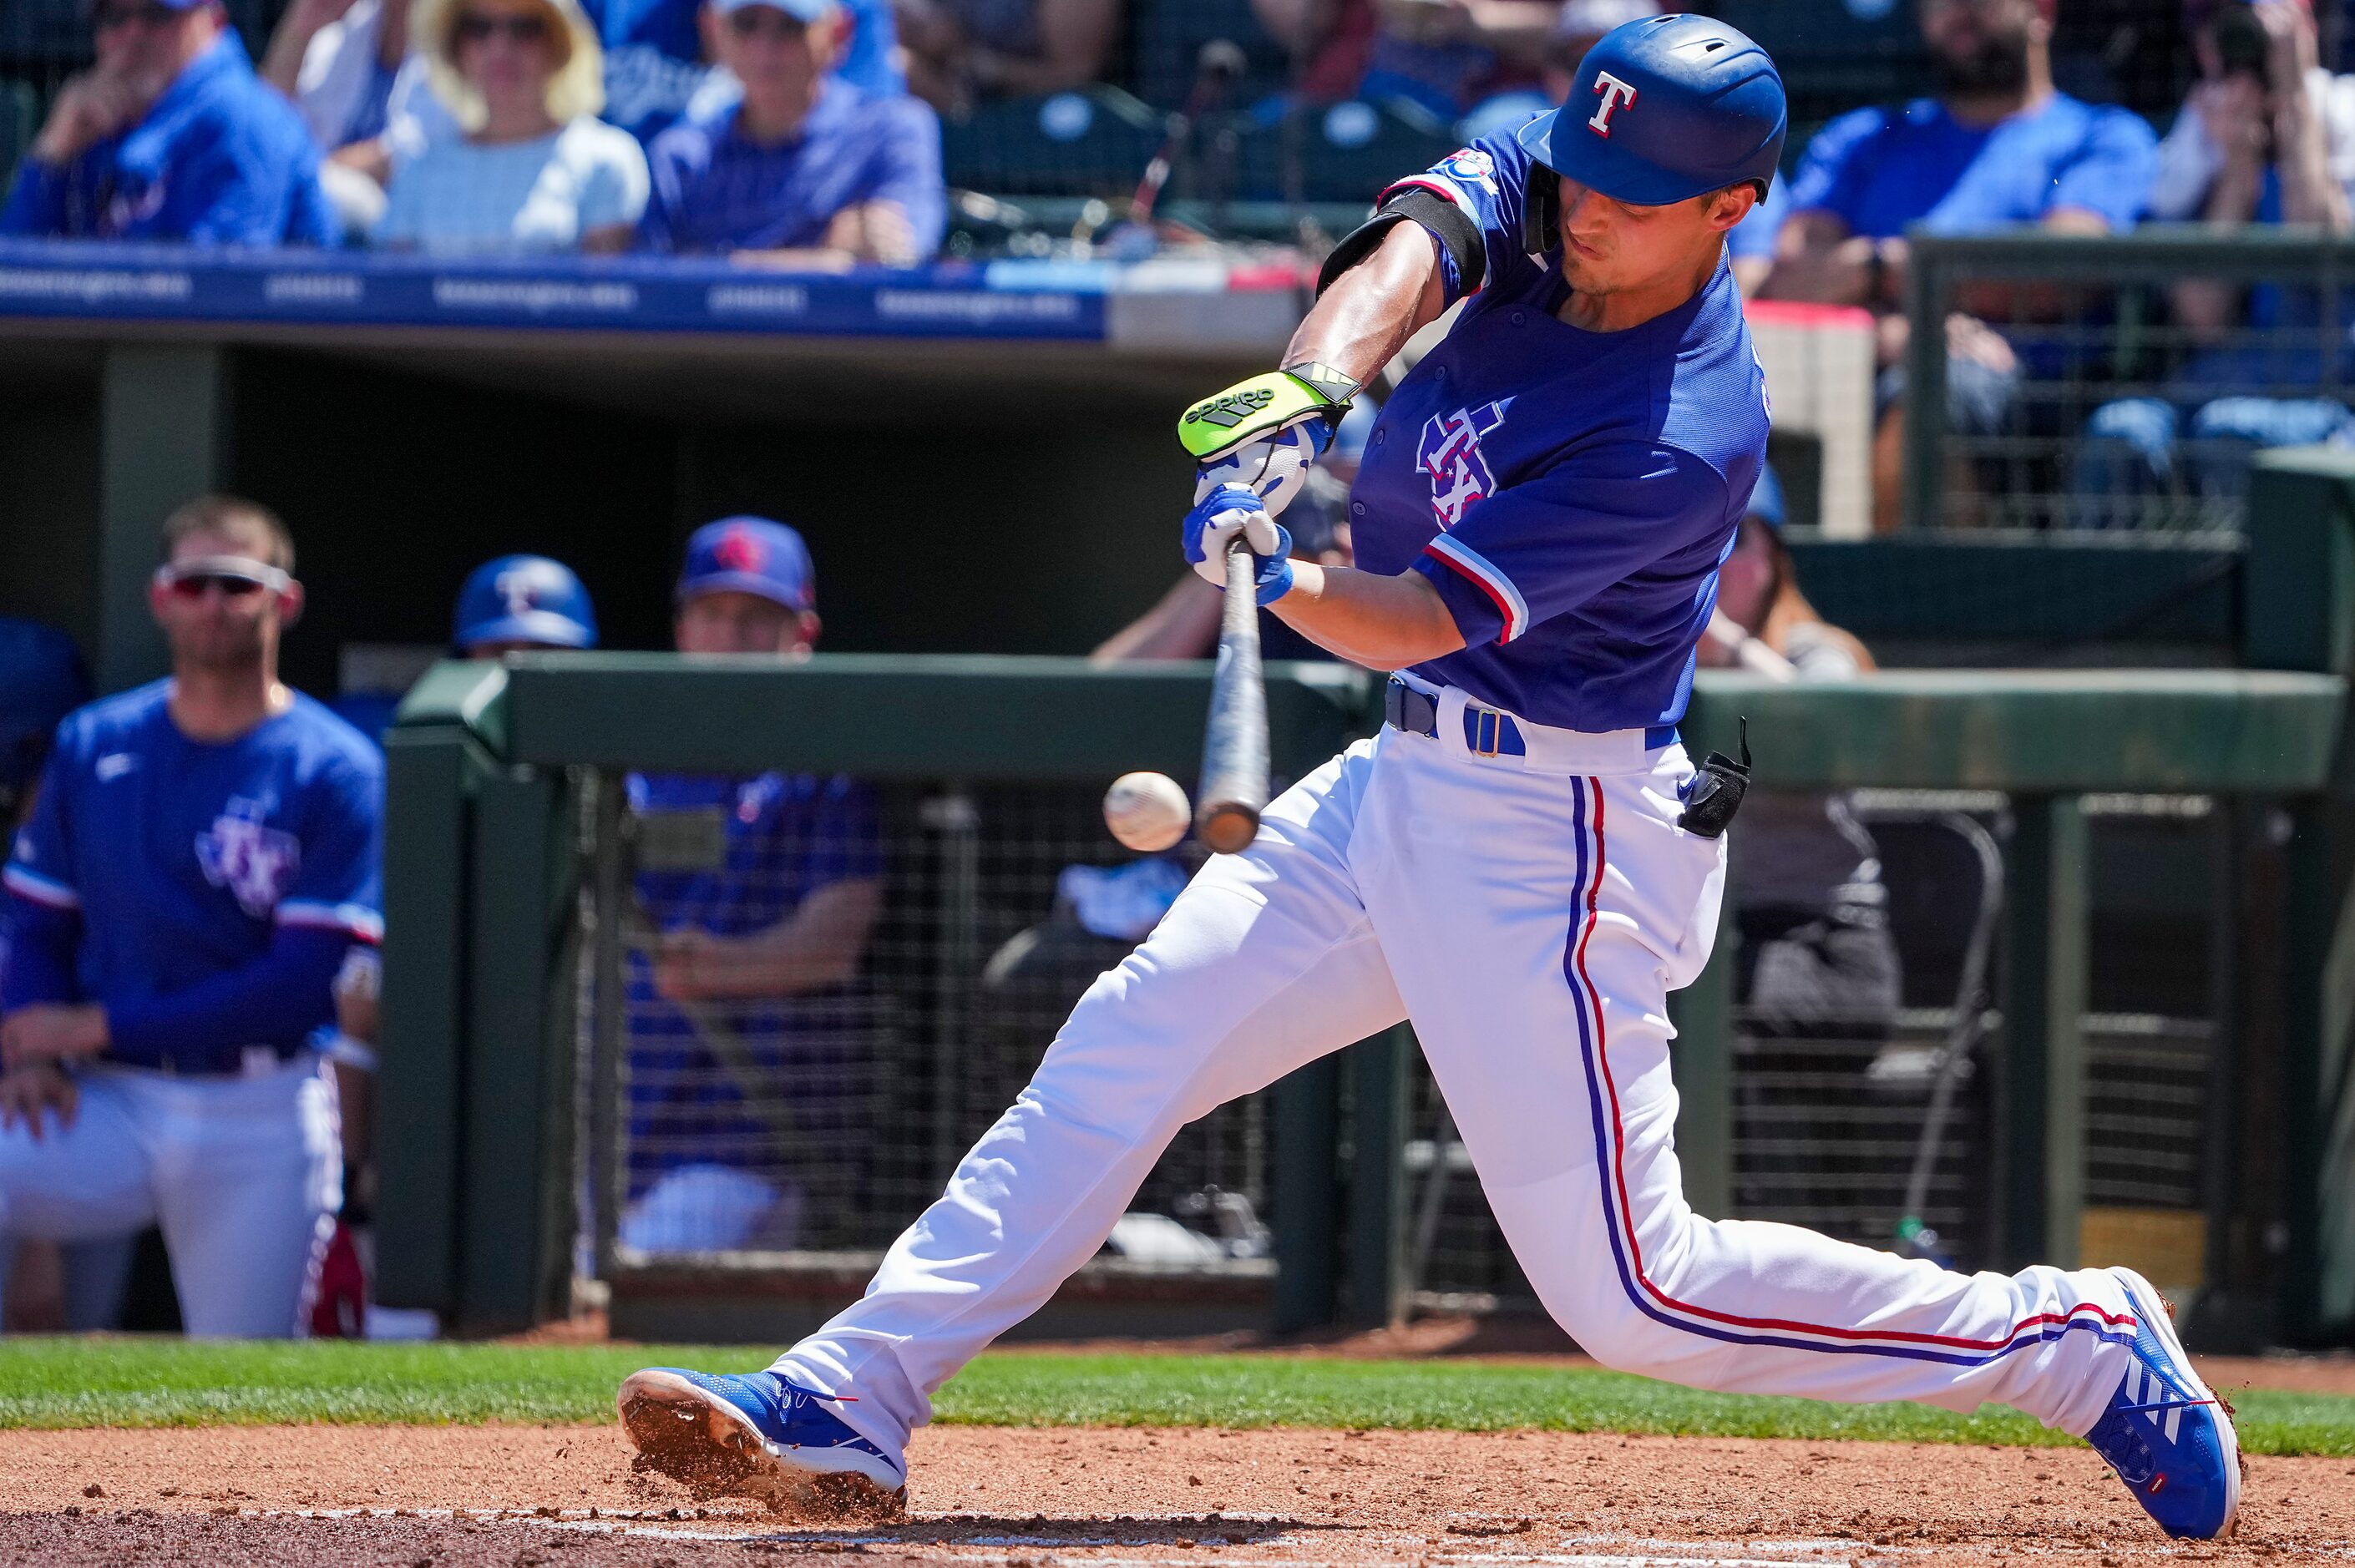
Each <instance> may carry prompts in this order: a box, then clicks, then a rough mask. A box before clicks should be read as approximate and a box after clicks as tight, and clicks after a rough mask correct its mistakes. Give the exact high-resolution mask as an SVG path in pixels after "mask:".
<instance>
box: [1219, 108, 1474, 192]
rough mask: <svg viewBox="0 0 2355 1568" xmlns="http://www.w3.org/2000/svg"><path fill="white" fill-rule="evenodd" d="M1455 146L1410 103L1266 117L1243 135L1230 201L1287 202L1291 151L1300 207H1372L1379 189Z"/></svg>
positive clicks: (1445, 130) (1448, 130) (1449, 133)
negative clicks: (1320, 204) (1233, 197)
mask: <svg viewBox="0 0 2355 1568" xmlns="http://www.w3.org/2000/svg"><path fill="white" fill-rule="evenodd" d="M1291 116H1297V118H1298V123H1297V125H1296V127H1295V126H1293V125H1292V124H1290V123H1289V118H1290V117H1291ZM1295 137H1296V138H1297V140H1296V142H1295V140H1294V138H1295ZM1456 145H1457V143H1456V138H1455V130H1454V128H1453V127H1451V126H1448V125H1444V124H1442V123H1441V122H1439V121H1437V120H1435V119H1433V117H1432V116H1430V115H1428V114H1426V113H1424V112H1423V111H1421V110H1420V109H1418V108H1417V107H1416V106H1414V105H1412V104H1408V103H1367V102H1364V101H1360V100H1356V99H1351V100H1348V101H1344V102H1341V103H1327V104H1310V105H1305V106H1301V107H1298V108H1294V109H1291V110H1289V111H1286V112H1285V113H1283V114H1264V113H1263V114H1259V115H1254V116H1252V121H1251V123H1250V126H1249V128H1248V129H1247V130H1246V131H1245V132H1244V134H1243V138H1242V145H1241V155H1240V157H1239V159H1238V164H1239V173H1240V180H1239V186H1240V188H1239V189H1237V191H1236V192H1235V193H1234V194H1235V195H1236V196H1239V197H1241V198H1243V199H1246V200H1252V199H1256V200H1263V201H1278V200H1283V199H1284V198H1285V197H1286V196H1288V195H1289V194H1290V193H1289V192H1288V191H1287V189H1286V188H1285V187H1286V185H1288V184H1289V183H1290V182H1289V181H1288V180H1287V178H1286V175H1285V169H1286V165H1287V163H1288V161H1289V160H1290V159H1291V157H1293V156H1294V155H1295V154H1294V151H1293V150H1294V148H1295V147H1296V148H1297V156H1298V158H1299V161H1300V185H1301V192H1300V194H1301V196H1303V197H1304V198H1305V199H1306V200H1308V201H1330V202H1365V203H1368V204H1370V203H1371V202H1372V201H1373V199H1374V196H1375V194H1376V193H1377V192H1379V191H1380V189H1381V188H1382V187H1383V186H1384V185H1388V184H1390V183H1391V181H1392V180H1395V179H1397V178H1398V177H1399V176H1400V175H1408V174H1412V173H1413V172H1414V171H1416V170H1418V169H1423V168H1428V167H1430V166H1431V165H1432V164H1435V163H1437V162H1438V161H1439V160H1440V159H1442V158H1444V157H1445V156H1446V155H1447V154H1450V153H1452V152H1454V151H1455V147H1456Z"/></svg>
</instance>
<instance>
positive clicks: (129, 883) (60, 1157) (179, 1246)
mask: <svg viewBox="0 0 2355 1568" xmlns="http://www.w3.org/2000/svg"><path fill="white" fill-rule="evenodd" d="M163 554H164V559H163V564H162V565H161V566H160V567H158V568H157V570H156V573H155V580H154V582H153V584H152V585H151V587H150V588H149V593H148V603H149V608H150V609H151V610H152V611H153V613H154V615H155V620H156V621H157V622H158V624H159V625H160V626H161V627H162V629H163V631H164V634H165V641H166V642H167V643H168V644H169V645H170V648H171V653H172V674H171V676H170V677H169V678H168V679H165V680H161V681H157V682H155V683H152V684H150V685H146V686H143V687H140V688H138V689H137V690H135V691H131V692H126V693H123V694H120V695H118V696H114V697H110V698H106V699H103V700H101V701H100V702H98V703H94V704H91V705H89V706H86V707H83V708H80V709H79V710H77V711H76V712H75V713H74V714H73V715H71V716H69V718H68V719H67V720H66V721H65V722H64V724H62V725H61V726H59V730H58V738H57V743H56V747H55V749H54V750H53V751H52V752H51V754H50V757H49V760H48V765H47V767H46V768H45V769H44V771H43V774H42V779H41V794H40V800H39V801H38V803H37V805H36V806H35V808H34V810H33V813H32V816H31V819H30V820H29V821H27V824H26V826H25V827H24V829H23V830H22V831H21V832H19V833H18V834H17V835H16V841H15V845H14V849H13V852H12V853H11V855H10V858H9V861H8V864H7V868H6V873H5V884H6V889H7V896H8V897H9V898H10V899H11V900H13V905H12V910H11V915H10V920H11V924H12V932H11V942H10V948H9V955H8V965H7V970H6V974H5V979H0V1010H5V1012H0V1062H5V1076H0V1106H4V1107H6V1110H5V1120H7V1121H8V1122H10V1123H12V1124H14V1125H13V1126H11V1127H9V1128H6V1129H0V1232H5V1233H6V1234H9V1235H12V1236H26V1235H33V1236H42V1237H46V1238H48V1239H51V1240H57V1241H68V1240H77V1239H80V1238H85V1237H95V1236H105V1235H119V1234H123V1232H125V1231H131V1230H137V1229H139V1228H141V1227H143V1226H144V1225H147V1224H160V1225H161V1226H162V1229H163V1232H164V1241H165V1247H166V1249H167V1250H168V1252H169V1253H170V1255H171V1258H172V1272H173V1276H174V1279H175V1281H176V1285H177V1287H178V1292H179V1297H180V1306H181V1316H182V1319H183V1321H184V1322H185V1324H186V1328H187V1330H188V1331H189V1332H190V1333H192V1334H198V1335H207V1336H213V1335H236V1336H240V1337H257V1338H269V1337H284V1336H286V1335H288V1334H291V1333H292V1332H293V1331H294V1329H295V1325H296V1321H297V1314H298V1311H299V1308H300V1303H301V1301H302V1298H303V1295H304V1285H305V1283H306V1281H307V1280H308V1279H309V1277H310V1276H311V1268H312V1262H313V1249H314V1245H315V1244H316V1242H317V1241H318V1239H319V1238H320V1236H321V1235H322V1234H323V1224H322V1222H323V1221H325V1218H326V1217H327V1216H328V1215H329V1214H331V1213H333V1212H334V1211H335V1209H336V1206H337V1202H338V1200H337V1194H336V1180H337V1176H338V1173H339V1171H340V1169H341V1156H340V1151H339V1150H338V1147H337V1134H336V1117H335V1103H334V1096H333V1091H332V1089H331V1088H330V1087H329V1085H328V1082H327V1080H325V1078H324V1077H323V1076H322V1075H321V1074H320V1071H319V1062H318V1057H317V1056H316V1054H314V1050H313V1048H312V1039H313V1036H314V1034H315V1033H317V1032H318V1031H319V1030H320V1029H321V1028H322V1027H323V1026H324V1025H325V1024H326V1023H327V1022H328V1021H329V1020H330V1019H331V1018H332V1017H333V1016H334V1009H333V1003H332V1000H331V997H330V992H329V987H330V984H331V981H332V980H333V977H334V975H335V974H336V969H338V967H339V966H340V965H341V964H342V963H343V961H344V958H345V955H346V952H347V951H348V950H349V949H350V948H351V947H352V945H353V944H354V943H355V942H361V943H370V944H372V943H374V942H375V941H376V940H377V939H378V938H379V936H380V935H381V932H382V917H381V916H380V915H379V914H378V910H377V904H378V866H377V858H378V839H379V817H380V813H381V810H382V794H383V784H384V764H383V758H381V757H380V756H378V753H377V752H376V751H375V749H374V748H373V747H369V746H368V743H367V742H366V741H365V740H364V739H363V738H362V737H361V736H359V735H357V733H355V732H354V731H353V730H352V729H351V727H350V726H347V725H346V724H344V723H343V722H342V721H341V720H339V719H337V718H336V717H334V716H333V715H330V714H329V713H327V711H326V710H325V708H323V707H321V706H320V705H318V704H316V703H314V702H312V701H311V700H310V699H309V698H307V697H304V696H302V695H300V694H296V693H294V692H292V691H290V690H288V689H287V687H286V686H285V685H283V684H282V683H281V682H280V681H279V680H278V670H277V660H278V642H279V637H280V634H281V632H282V631H283V630H285V628H287V627H288V626H289V625H291V624H292V623H293V620H294V619H295V617H296V616H297V614H298V613H299V612H300V610H301V609H302V602H303V599H302V588H301V585H300V584H299V583H298V582H296V581H295V579H294V577H293V558H294V557H293V543H292V541H291V539H290V538H289V537H288V535H287V533H286V530H285V527H284V525H283V524H281V523H280V522H279V521H278V519H277V518H276V517H275V516H273V515H272V514H270V513H269V512H267V511H265V510H263V509H262V508H261V507H259V506H256V505H254V504H253V503H250V502H245V501H240V500H236V499H234V498H231V497H227V496H206V497H202V498H200V499H198V500H197V501H194V502H191V503H188V504H187V505H186V506H184V507H182V508H180V509H179V510H178V511H177V512H175V513H174V514H172V515H171V517H170V518H168V519H167V520H166V521H165V525H164V553H163Z"/></svg>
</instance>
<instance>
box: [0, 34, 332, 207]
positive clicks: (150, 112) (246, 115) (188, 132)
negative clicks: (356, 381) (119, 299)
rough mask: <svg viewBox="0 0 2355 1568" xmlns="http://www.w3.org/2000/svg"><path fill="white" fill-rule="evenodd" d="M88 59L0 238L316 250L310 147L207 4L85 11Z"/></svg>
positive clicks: (32, 159)
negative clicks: (92, 59) (91, 53)
mask: <svg viewBox="0 0 2355 1568" xmlns="http://www.w3.org/2000/svg"><path fill="white" fill-rule="evenodd" d="M89 15H90V19H91V31H92V34H93V37H94V47H95V52H96V55H97V62H96V63H95V64H94V65H92V66H91V68H90V69H88V70H85V71H82V72H81V73H80V74H79V75H77V76H75V77H73V78H72V79H69V81H67V83H66V84H65V86H64V87H63V88H61V89H60V90H59V92H58V96H57V99H56V101H54V102H53V103H52V104H51V105H50V108H49V113H48V119H47V121H45V122H43V124H42V126H41V130H40V133H39V134H38V135H37V137H36V138H35V139H34V141H33V144H32V146H31V147H30V148H29V149H28V150H27V153H26V155H25V157H24V159H23V161H22V162H21V164H19V165H18V167H17V171H16V180H15V182H14V184H13V185H11V187H10V189H9V192H8V197H7V201H6V203H5V206H0V235H14V236H27V237H39V238H68V239H145V240H186V241H189V242H191V243H194V244H199V245H237V246H252V247H265V246H275V245H323V244H326V243H329V242H330V241H331V239H332V237H333V235H334V233H335V222H334V218H333V215H332V214H331V212H330V210H329V208H328V206H327V200H326V196H325V193H324V192H323V191H322V190H321V188H320V185H319V148H318V143H315V142H314V141H313V140H312V138H311V132H310V131H309V129H308V128H307V127H306V126H305V125H304V123H303V119H302V117H301V116H300V115H298V114H297V113H295V111H294V110H293V108H292V107H291V106H290V105H289V104H288V103H287V102H286V101H285V100H284V99H282V98H281V97H279V96H278V95H277V94H276V93H274V92H272V91H271V90H270V89H269V88H268V87H266V86H265V85H263V83H262V81H261V79H260V78H259V77H257V76H256V75H255V74H254V70H253V63H252V61H251V60H250V59H249V58H247V56H246V52H245V48H244V46H243V45H242V44H240V42H239V41H238V37H237V34H236V33H235V32H234V31H232V30H231V29H230V27H229V23H228V19H227V17H226V16H224V14H223V13H222V10H221V7H220V5H219V0H96V4H95V5H94V6H93V7H92V8H91V10H90V12H89Z"/></svg>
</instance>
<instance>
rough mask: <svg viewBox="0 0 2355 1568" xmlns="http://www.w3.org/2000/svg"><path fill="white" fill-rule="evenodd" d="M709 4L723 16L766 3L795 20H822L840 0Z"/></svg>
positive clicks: (712, 1) (711, 0)
mask: <svg viewBox="0 0 2355 1568" xmlns="http://www.w3.org/2000/svg"><path fill="white" fill-rule="evenodd" d="M709 4H710V6H711V8H712V9H713V10H715V11H717V12H719V14H720V15H721V16H729V15H731V14H733V13H735V12H738V11H742V10H746V9H749V8H750V7H751V6H754V5H766V6H767V7H768V8H769V9H770V10H772V11H783V13H784V14H785V15H786V16H791V17H792V18H793V19H794V20H795V21H796V22H817V21H823V20H824V19H825V18H826V16H830V15H832V14H833V13H834V12H837V11H839V10H841V9H842V5H841V0H709Z"/></svg>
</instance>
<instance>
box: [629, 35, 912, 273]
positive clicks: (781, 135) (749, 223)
mask: <svg viewBox="0 0 2355 1568" xmlns="http://www.w3.org/2000/svg"><path fill="white" fill-rule="evenodd" d="M703 17H704V21H703V26H704V34H705V37H706V38H707V39H708V41H709V45H710V48H711V51H712V53H713V54H714V55H715V56H716V57H717V58H719V60H720V62H721V63H722V64H724V65H725V66H726V67H727V68H728V69H729V71H730V74H732V75H733V76H734V77H735V78H736V79H737V80H739V81H740V82H741V83H742V84H743V94H742V97H741V99H740V100H739V101H737V102H735V103H733V104H731V105H730V106H728V107H727V108H726V109H724V110H722V111H719V113H717V114H715V115H713V116H711V117H709V119H695V120H688V121H684V122H681V123H679V124H677V125H674V126H672V127H671V128H670V129H669V130H668V131H666V132H663V133H662V134H661V135H660V136H658V137H656V138H655V144H654V149H653V164H654V196H653V198H652V199H651V200H650V201H649V202H648V203H647V204H646V213H645V222H644V223H643V224H642V225H641V227H640V231H639V240H640V243H641V244H642V245H643V246H644V247H645V249H649V250H657V251H672V252H682V253H694V252H704V253H712V252H716V253H719V254H724V255H728V256H731V257H733V258H734V259H736V260H739V261H741V262H744V263H746V264H748V265H762V266H774V267H800V268H813V269H824V270H835V269H839V268H843V267H847V266H849V265H851V264H853V263H855V262H860V261H871V262H879V263H881V264H882V265H884V266H888V267H910V266H913V265H915V264H916V263H918V262H920V261H922V260H925V259H927V258H928V257H930V256H931V255H932V253H933V252H934V251H935V250H937V249H939V248H940V243H941V236H942V234H943V231H944V230H945V229H946V228H947V225H948V207H947V193H946V190H945V188H944V187H943V184H942V180H941V128H940V122H939V121H938V120H937V119H935V118H934V117H933V114H932V111H931V110H930V109H928V108H926V107H925V106H924V105H923V104H922V103H920V102H917V101H914V100H912V99H909V98H905V97H900V98H871V97H869V96H868V95H867V94H866V93H863V92H861V91H859V90H858V89H857V88H855V87H853V86H851V85H850V84H849V83H848V82H847V81H843V80H840V79H833V78H830V77H829V76H828V75H827V71H828V68H829V67H831V66H832V64H833V62H834V60H835V58H836V57H837V54H838V53H839V52H840V50H841V48H842V46H843V42H844V40H845V38H846V37H847V31H846V28H847V16H846V15H845V13H844V11H843V9H842V7H841V6H840V5H838V4H836V0H709V3H708V4H707V5H705V6H704V8H703Z"/></svg>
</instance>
